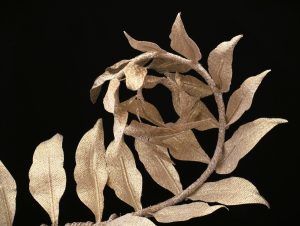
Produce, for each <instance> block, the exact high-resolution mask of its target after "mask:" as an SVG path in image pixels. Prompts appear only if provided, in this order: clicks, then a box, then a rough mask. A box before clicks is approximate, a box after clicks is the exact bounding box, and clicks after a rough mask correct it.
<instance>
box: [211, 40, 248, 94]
mask: <svg viewBox="0 0 300 226" xmlns="http://www.w3.org/2000/svg"><path fill="white" fill-rule="evenodd" d="M242 37H243V36H242V35H238V36H235V37H233V38H232V39H231V40H230V41H227V42H222V43H221V44H219V45H218V46H217V47H216V48H215V49H214V50H212V51H211V53H210V54H209V56H208V71H209V73H210V75H211V76H212V78H213V80H214V81H215V83H216V85H217V87H218V88H219V89H220V91H221V92H228V91H229V88H230V84H231V78H232V55H233V50H234V47H235V46H236V44H237V43H238V41H239V40H240V39H241V38H242Z"/></svg>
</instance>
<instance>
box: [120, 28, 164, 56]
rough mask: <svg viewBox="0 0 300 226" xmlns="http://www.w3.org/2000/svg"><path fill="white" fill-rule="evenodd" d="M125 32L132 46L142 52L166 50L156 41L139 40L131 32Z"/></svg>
mask: <svg viewBox="0 0 300 226" xmlns="http://www.w3.org/2000/svg"><path fill="white" fill-rule="evenodd" d="M124 34H125V36H126V38H127V40H128V42H129V44H130V45H131V47H132V48H134V49H136V50H139V51H141V52H165V50H163V49H161V48H160V47H159V46H158V45H157V44H156V43H153V42H147V41H138V40H136V39H134V38H132V37H131V36H130V35H129V34H127V33H126V32H125V31H124Z"/></svg>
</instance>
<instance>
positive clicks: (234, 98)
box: [226, 70, 271, 125]
mask: <svg viewBox="0 0 300 226" xmlns="http://www.w3.org/2000/svg"><path fill="white" fill-rule="evenodd" d="M270 71H271V70H266V71H264V72H262V73H260V74H259V75H256V76H252V77H250V78H247V79H246V80H245V81H244V82H243V84H242V85H241V87H240V88H239V89H237V90H236V91H235V92H234V93H233V94H232V95H231V97H230V99H229V101H228V105H227V109H226V118H227V125H231V124H232V123H234V122H235V121H237V120H238V119H239V118H240V117H241V116H242V115H243V114H244V112H245V111H247V110H248V109H249V108H250V107H251V104H252V100H253V96H254V94H255V92H256V90H257V88H258V86H259V85H260V83H261V81H262V80H263V79H264V77H265V76H266V75H267V74H268V73H269V72H270Z"/></svg>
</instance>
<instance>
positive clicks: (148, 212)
mask: <svg viewBox="0 0 300 226" xmlns="http://www.w3.org/2000/svg"><path fill="white" fill-rule="evenodd" d="M157 56H159V57H161V58H165V59H168V60H172V61H175V62H178V63H180V64H184V65H187V66H189V67H191V68H192V69H193V70H195V71H196V72H197V73H198V74H199V75H201V76H202V77H203V79H204V80H205V81H206V82H207V84H208V85H209V86H210V88H211V89H212V91H213V94H214V97H215V101H216V104H217V108H218V114H219V132H218V141H217V144H216V148H215V151H214V155H213V157H212V158H211V161H210V162H209V164H208V166H207V168H206V169H205V171H204V172H203V173H202V174H201V176H200V177H199V178H198V179H197V180H196V181H195V182H193V183H192V184H191V185H190V186H188V187H187V188H186V189H184V190H183V191H182V192H181V193H179V194H177V195H175V196H173V197H172V198H170V199H167V200H166V201H163V202H161V203H158V204H155V205H153V206H149V207H146V208H144V209H142V210H138V211H136V212H133V213H132V214H133V215H135V216H145V217H151V216H152V214H153V213H155V212H157V211H159V210H161V209H163V208H165V207H167V206H172V205H175V204H177V203H179V202H182V201H184V200H185V199H186V198H187V197H189V196H190V195H192V194H193V193H194V192H195V191H196V190H198V189H199V188H200V187H201V186H202V185H203V184H204V183H205V181H206V180H207V179H208V178H209V176H210V175H211V174H212V173H213V172H214V171H215V169H216V167H217V163H218V161H219V159H220V157H221V155H222V150H223V145H224V141H225V130H226V119H225V105H224V101H223V96H222V93H221V92H220V91H219V89H218V88H217V87H216V84H215V82H214V81H213V79H212V78H211V76H210V75H209V73H208V72H207V71H206V70H205V69H204V68H203V67H202V65H201V64H200V63H197V62H193V61H191V60H188V59H185V58H183V57H180V56H178V55H175V54H172V53H158V52H147V53H143V54H141V55H139V56H137V57H135V58H133V59H132V62H134V63H137V62H139V61H143V60H147V59H152V58H155V57H157ZM102 223H103V222H102ZM100 225H101V223H96V224H94V226H100Z"/></svg>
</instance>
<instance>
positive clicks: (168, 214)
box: [153, 202, 224, 223]
mask: <svg viewBox="0 0 300 226" xmlns="http://www.w3.org/2000/svg"><path fill="white" fill-rule="evenodd" d="M223 207H224V206H222V205H214V206H210V205H208V204H207V203H204V202H193V203H189V204H183V205H177V206H168V207H165V208H163V209H161V210H159V211H157V212H156V213H154V214H153V216H154V218H155V219H156V220H157V221H158V222H161V223H170V222H178V221H187V220H190V219H192V218H195V217H202V216H205V215H209V214H211V213H213V212H215V211H216V210H218V209H220V208H223Z"/></svg>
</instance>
